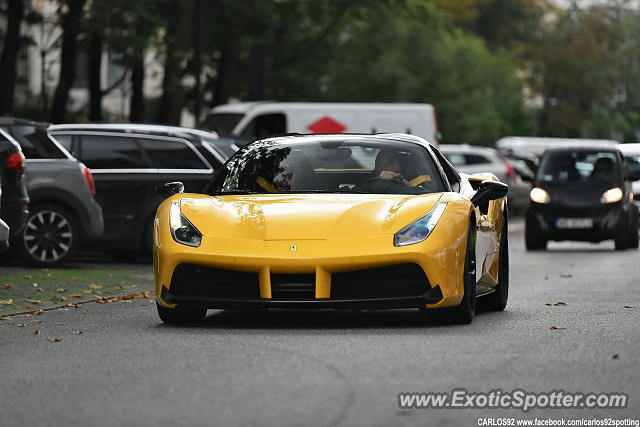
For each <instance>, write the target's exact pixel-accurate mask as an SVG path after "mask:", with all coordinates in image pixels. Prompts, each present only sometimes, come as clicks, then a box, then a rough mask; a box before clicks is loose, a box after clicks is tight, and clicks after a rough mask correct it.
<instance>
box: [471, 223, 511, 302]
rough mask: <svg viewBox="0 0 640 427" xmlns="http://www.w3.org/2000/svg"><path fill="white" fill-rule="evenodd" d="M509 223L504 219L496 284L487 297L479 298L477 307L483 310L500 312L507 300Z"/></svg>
mask: <svg viewBox="0 0 640 427" xmlns="http://www.w3.org/2000/svg"><path fill="white" fill-rule="evenodd" d="M508 232H509V223H508V220H507V218H506V217H505V219H504V230H503V231H502V235H501V236H500V254H499V259H498V284H497V285H496V287H495V288H494V291H493V292H492V293H490V294H489V295H485V296H482V297H480V299H479V300H478V306H479V307H480V308H481V309H483V310H492V311H502V310H504V309H505V307H506V306H507V299H508V298H509V237H508Z"/></svg>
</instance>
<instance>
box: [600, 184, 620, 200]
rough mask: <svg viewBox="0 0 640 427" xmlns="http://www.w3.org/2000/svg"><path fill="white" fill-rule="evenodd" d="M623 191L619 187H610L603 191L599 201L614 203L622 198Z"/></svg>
mask: <svg viewBox="0 0 640 427" xmlns="http://www.w3.org/2000/svg"><path fill="white" fill-rule="evenodd" d="M623 196H624V193H623V192H622V189H621V188H617V187H616V188H612V189H610V190H607V191H605V192H604V194H603V195H602V197H601V198H600V203H615V202H619V201H620V200H622V197H623Z"/></svg>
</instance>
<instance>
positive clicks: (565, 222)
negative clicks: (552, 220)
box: [556, 218, 593, 230]
mask: <svg viewBox="0 0 640 427" xmlns="http://www.w3.org/2000/svg"><path fill="white" fill-rule="evenodd" d="M556 228H563V229H572V230H577V229H585V228H593V218H558V219H557V220H556Z"/></svg>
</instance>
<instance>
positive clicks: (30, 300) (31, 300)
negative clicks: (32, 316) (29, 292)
mask: <svg viewBox="0 0 640 427" xmlns="http://www.w3.org/2000/svg"><path fill="white" fill-rule="evenodd" d="M27 302H30V303H31V304H42V301H41V300H39V299H28V300H27Z"/></svg>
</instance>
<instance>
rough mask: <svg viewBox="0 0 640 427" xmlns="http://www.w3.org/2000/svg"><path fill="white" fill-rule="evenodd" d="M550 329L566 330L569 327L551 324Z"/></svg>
mask: <svg viewBox="0 0 640 427" xmlns="http://www.w3.org/2000/svg"><path fill="white" fill-rule="evenodd" d="M549 329H551V330H554V331H555V330H558V331H564V330H566V329H567V327H566V326H550V327H549Z"/></svg>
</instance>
